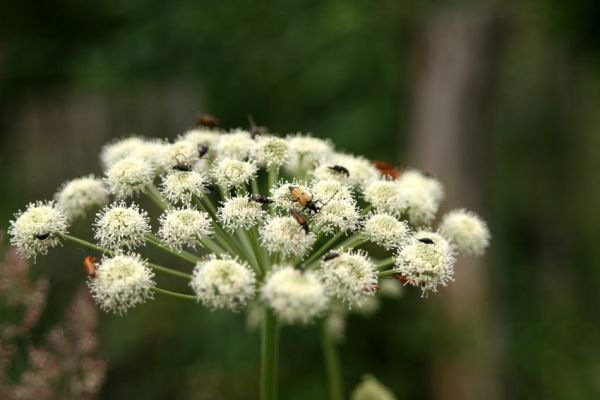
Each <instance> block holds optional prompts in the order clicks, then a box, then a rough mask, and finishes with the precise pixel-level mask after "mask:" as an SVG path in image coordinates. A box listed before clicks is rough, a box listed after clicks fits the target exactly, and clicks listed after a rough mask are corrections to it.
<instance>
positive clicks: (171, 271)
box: [148, 262, 192, 281]
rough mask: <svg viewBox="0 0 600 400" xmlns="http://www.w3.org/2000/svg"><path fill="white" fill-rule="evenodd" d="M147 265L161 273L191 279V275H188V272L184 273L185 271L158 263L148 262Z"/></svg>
mask: <svg viewBox="0 0 600 400" xmlns="http://www.w3.org/2000/svg"><path fill="white" fill-rule="evenodd" d="M148 266H149V267H150V268H152V269H154V270H156V271H159V272H162V273H163V274H168V275H172V276H176V277H178V278H183V279H186V280H188V281H189V280H191V279H192V275H190V274H186V273H185V272H180V271H176V270H174V269H171V268H167V267H163V266H162V265H158V264H154V263H151V262H149V263H148Z"/></svg>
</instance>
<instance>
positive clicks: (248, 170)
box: [212, 158, 257, 188]
mask: <svg viewBox="0 0 600 400" xmlns="http://www.w3.org/2000/svg"><path fill="white" fill-rule="evenodd" d="M256 171H257V168H256V164H255V163H254V162H248V161H240V160H235V159H233V158H223V159H220V160H219V161H217V163H216V164H215V166H214V167H213V170H212V176H213V178H214V179H215V182H216V183H217V184H218V185H219V186H222V187H224V188H231V187H239V186H242V185H244V184H246V183H248V182H249V181H250V180H252V179H254V177H255V176H256Z"/></svg>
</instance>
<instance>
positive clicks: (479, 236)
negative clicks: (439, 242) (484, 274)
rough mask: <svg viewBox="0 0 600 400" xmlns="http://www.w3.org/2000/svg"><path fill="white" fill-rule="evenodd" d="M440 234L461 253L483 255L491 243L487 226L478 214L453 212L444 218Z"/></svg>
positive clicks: (464, 211)
mask: <svg viewBox="0 0 600 400" xmlns="http://www.w3.org/2000/svg"><path fill="white" fill-rule="evenodd" d="M440 233H441V234H442V235H443V236H444V237H445V238H447V239H448V240H450V241H451V242H452V243H454V244H455V245H456V248H457V249H458V251H459V252H461V253H465V254H469V255H475V256H478V255H481V254H483V252H484V251H485V249H486V247H487V246H488V244H489V242H490V231H489V229H488V227H487V224H486V223H485V222H484V221H483V220H482V219H481V218H479V216H477V214H475V213H473V212H471V211H466V210H453V211H450V212H449V213H448V214H446V215H445V216H444V219H443V220H442V224H441V225H440Z"/></svg>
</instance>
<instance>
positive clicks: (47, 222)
mask: <svg viewBox="0 0 600 400" xmlns="http://www.w3.org/2000/svg"><path fill="white" fill-rule="evenodd" d="M67 229H68V220H67V216H66V215H65V214H64V213H63V211H62V210H61V209H59V208H58V207H57V206H56V204H55V203H54V202H53V201H46V202H43V201H38V202H35V203H29V204H28V205H27V208H26V209H25V211H18V212H17V213H16V214H15V219H14V220H12V221H10V227H9V228H8V233H9V235H10V243H11V244H12V245H13V246H15V247H16V248H17V253H19V255H21V256H22V257H25V258H29V259H32V260H33V262H35V260H36V256H37V255H38V254H42V255H43V254H47V253H48V249H50V248H51V247H56V246H58V245H59V244H60V243H61V242H60V235H62V234H65V233H67Z"/></svg>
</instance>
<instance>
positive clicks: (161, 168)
mask: <svg viewBox="0 0 600 400" xmlns="http://www.w3.org/2000/svg"><path fill="white" fill-rule="evenodd" d="M168 146H170V144H169V143H168V142H166V141H164V140H160V139H153V140H144V141H142V142H141V143H140V144H139V145H138V146H136V147H135V148H134V149H133V151H132V152H131V157H134V158H141V159H142V160H144V161H146V162H147V163H148V164H150V165H151V166H152V168H153V170H154V173H155V174H160V173H163V172H165V171H166V170H167V169H168V168H170V166H169V165H165V162H164V161H165V160H164V154H165V151H166V148H167V147H168Z"/></svg>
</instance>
